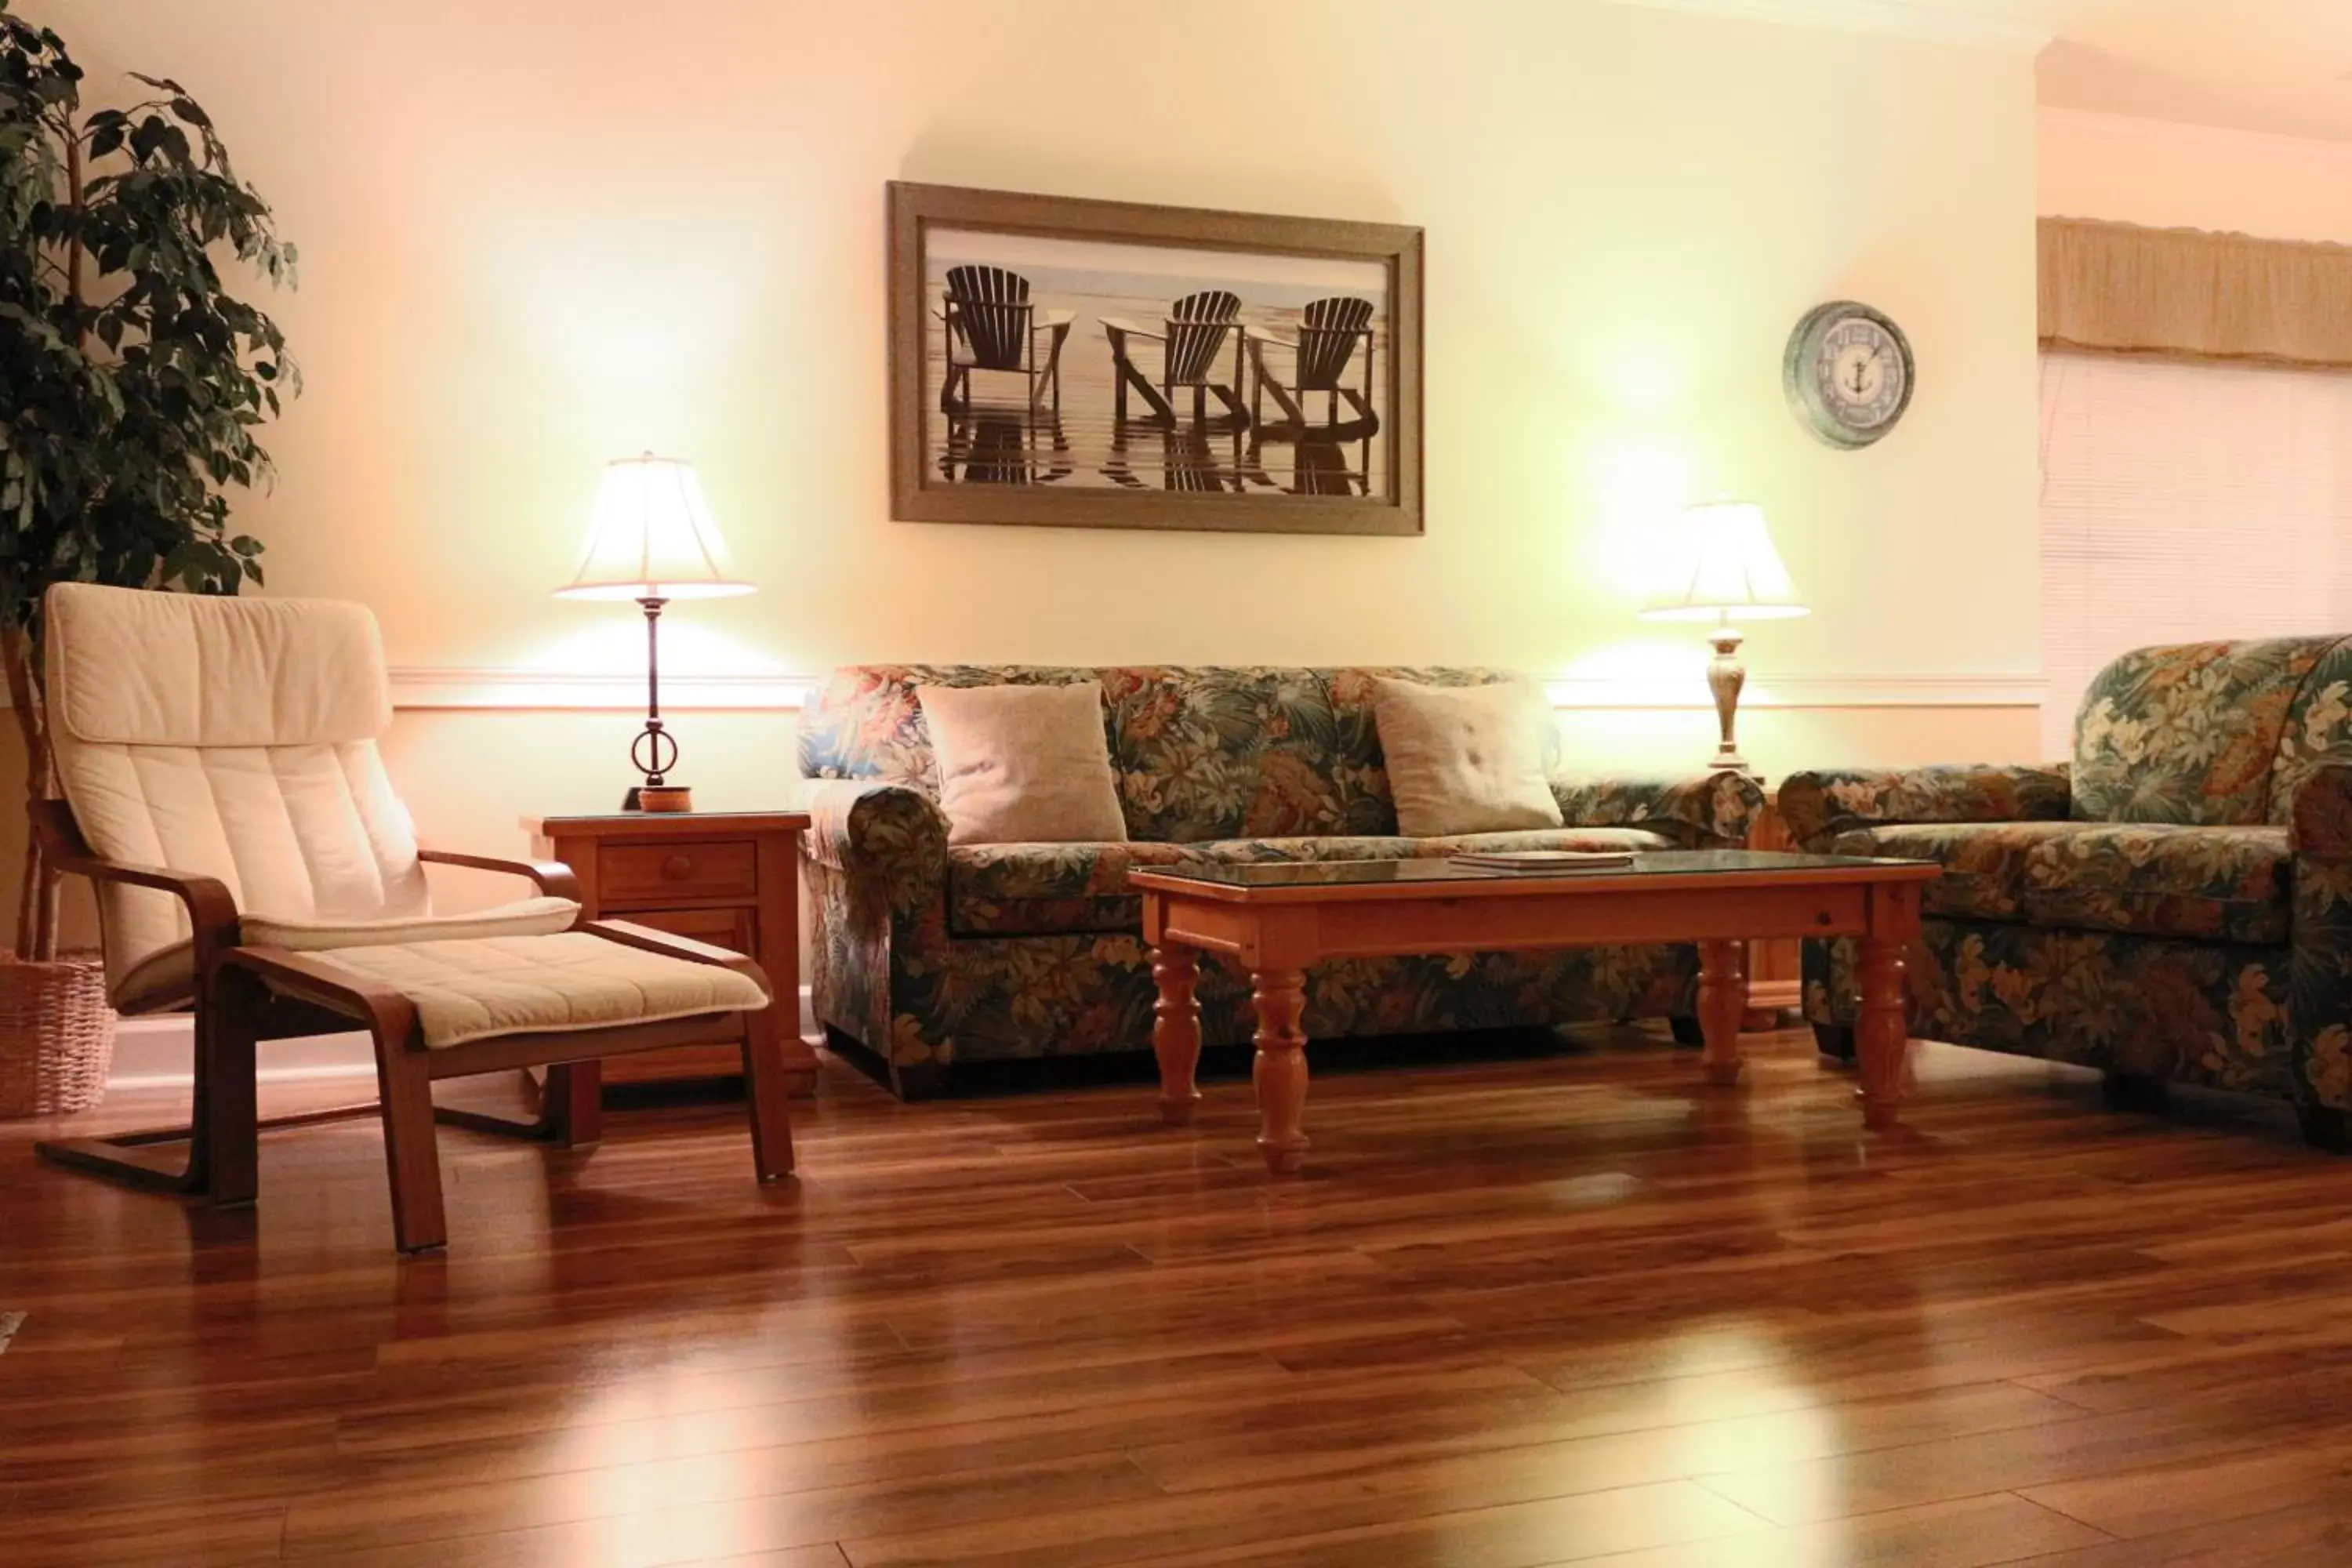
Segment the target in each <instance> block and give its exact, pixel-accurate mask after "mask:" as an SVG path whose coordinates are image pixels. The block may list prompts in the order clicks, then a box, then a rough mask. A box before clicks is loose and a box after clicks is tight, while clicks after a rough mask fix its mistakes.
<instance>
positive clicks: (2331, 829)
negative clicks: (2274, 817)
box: [2287, 763, 2352, 896]
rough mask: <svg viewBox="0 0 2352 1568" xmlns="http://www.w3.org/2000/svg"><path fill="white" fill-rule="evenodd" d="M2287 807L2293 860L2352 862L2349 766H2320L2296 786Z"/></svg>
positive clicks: (2351, 891)
mask: <svg viewBox="0 0 2352 1568" xmlns="http://www.w3.org/2000/svg"><path fill="white" fill-rule="evenodd" d="M2289 806H2290V810H2289V815H2288V817H2287V821H2288V822H2289V824H2290V825H2291V826H2290V828H2289V842H2290V843H2291V844H2292V845H2293V846H2294V857H2295V858H2296V859H2298V860H2304V859H2310V860H2336V861H2347V862H2352V765H2347V764H2346V763H2322V764H2320V765H2319V766H2318V767H2316V768H2314V769H2313V770H2312V771H2311V772H2310V773H2308V774H2306V775H2305V777H2304V780H2303V782H2302V783H2300V784H2296V785H2295V787H2294V799H2293V801H2291V802H2290V803H2289ZM2347 896H2352V889H2347Z"/></svg>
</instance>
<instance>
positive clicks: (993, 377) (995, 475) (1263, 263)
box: [889, 182, 1422, 534]
mask: <svg viewBox="0 0 2352 1568" xmlns="http://www.w3.org/2000/svg"><path fill="white" fill-rule="evenodd" d="M889 205H890V304H889V313H890V505H891V515H892V516H894V517H897V518H898V519H900V520H902V521H915V522H993V523H1043V524H1047V525H1058V526H1063V527H1072V528H1177V529H1213V530H1222V531H1248V532H1265V533H1393V534H1417V533H1419V532H1421V531H1422V472H1421V410H1422V404H1421V266H1422V257H1421V250H1422V242H1421V230H1419V229H1417V228H1407V227H1402V226H1397V225H1393V224H1376V223H1350V222H1342V221H1337V220H1332V219H1325V218H1291V217H1269V216H1261V215H1258V214H1253V213H1232V212H1214V211H1206V210H1199V209H1194V208H1189V207H1160V206H1143V205H1136V204H1132V203H1128V202H1098V201H1081V200H1076V199H1074V198H1070V197H1063V196H1039V195H1015V194H1013V193H1009V192H1003V191H978V190H965V189H961V188H958V187H954V186H948V185H920V184H905V183H902V182H894V183H893V184H891V186H890V195H889Z"/></svg>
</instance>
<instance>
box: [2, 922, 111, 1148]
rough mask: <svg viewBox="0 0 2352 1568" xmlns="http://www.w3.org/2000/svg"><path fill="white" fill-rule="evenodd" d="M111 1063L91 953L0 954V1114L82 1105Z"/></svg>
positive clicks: (98, 967) (100, 978)
mask: <svg viewBox="0 0 2352 1568" xmlns="http://www.w3.org/2000/svg"><path fill="white" fill-rule="evenodd" d="M113 1065H114V1009H113V1008H111V1007H110V1006H108V1005H106V965H105V964H104V963H101V962H100V960H99V958H98V956H97V955H96V954H94V953H93V954H90V955H89V956H88V957H82V956H79V955H76V956H69V957H66V958H60V959H58V960H56V961H55V962H53V963H17V962H16V961H14V960H11V959H0V1117H14V1116H63V1115H66V1114H68V1113H69V1112H71V1111H76V1110H89V1108H90V1107H91V1106H93V1105H96V1104H97V1103H98V1102H99V1101H100V1100H102V1099H104V1098H105V1095H106V1074H107V1070H108V1069H109V1068H111V1067H112V1066H113Z"/></svg>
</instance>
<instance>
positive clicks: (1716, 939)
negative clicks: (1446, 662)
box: [1128, 849, 1941, 1174]
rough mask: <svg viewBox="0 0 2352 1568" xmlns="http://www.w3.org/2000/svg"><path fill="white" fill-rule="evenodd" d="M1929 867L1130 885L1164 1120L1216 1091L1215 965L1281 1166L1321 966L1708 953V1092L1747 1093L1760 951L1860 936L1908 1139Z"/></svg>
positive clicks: (1734, 852) (1294, 1124) (1143, 876)
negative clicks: (1749, 962) (1778, 944)
mask: <svg viewBox="0 0 2352 1568" xmlns="http://www.w3.org/2000/svg"><path fill="white" fill-rule="evenodd" d="M1940 874H1941V872H1940V869H1939V868H1937V866H1936V865H1935V864H1933V863H1932V862H1929V861H1925V860H1879V859H1864V858H1858V857H1853V856H1843V855H1779V854H1769V853H1763V852H1759V851H1756V850H1750V849H1690V850H1660V851H1657V852H1654V853H1651V854H1645V855H1642V856H1639V857H1637V858H1635V860H1634V862H1633V865H1632V866H1630V867H1627V868H1622V869H1612V870H1607V871H1572V872H1564V873H1538V872H1528V871H1496V870H1486V869H1480V868H1473V867H1466V866H1459V865H1456V864H1454V862H1453V861H1450V860H1437V859H1431V860H1324V861H1307V862H1281V863H1261V864H1245V865H1201V866H1161V867H1154V868H1151V869H1149V870H1143V869H1138V870H1135V871H1131V872H1129V874H1128V881H1129V884H1130V885H1131V886H1133V887H1134V888H1135V889H1138V890H1139V892H1141V893H1142V895H1143V937H1144V940H1145V941H1146V942H1150V943H1151V946H1152V956H1151V972H1152V975H1153V977H1154V979H1155V980H1157V982H1158V983H1159V987H1160V996H1159V1000H1158V1002H1157V1004H1156V1005H1155V1006H1154V1008H1153V1013H1154V1016H1155V1019H1156V1022H1155V1024H1154V1026H1153V1028H1152V1036H1151V1046H1152V1049H1153V1051H1154V1052H1155V1053H1156V1054H1157V1055H1158V1056H1159V1058H1160V1117H1161V1119H1162V1120H1163V1121H1168V1122H1171V1123H1173V1124H1177V1125H1181V1124H1183V1123H1185V1122H1188V1121H1191V1120H1192V1107H1193V1103H1194V1102H1195V1101H1196V1100H1199V1099H1200V1091H1199V1089H1196V1088H1194V1087H1193V1075H1194V1072H1195V1070H1196V1069H1197V1068H1198V1067H1199V1065H1200V1059H1201V1007H1200V1003H1199V1001H1198V999H1197V998H1196V997H1195V995H1194V994H1193V987H1194V983H1195V980H1196V978H1197V976H1198V973H1199V967H1200V954H1201V953H1202V952H1222V953H1228V954H1231V955H1232V956H1233V957H1234V958H1237V959H1239V960H1240V961H1241V963H1242V964H1243V966H1244V968H1246V969H1248V971H1249V972H1250V983H1251V994H1252V998H1253V1000H1254V1001H1255V1005H1256V1008H1257V1062H1256V1066H1255V1070H1254V1072H1253V1074H1252V1076H1253V1078H1254V1079H1255V1081H1256V1084H1257V1103H1258V1138H1257V1146H1258V1150H1259V1152H1261V1153H1263V1154H1264V1155H1265V1163H1266V1168H1267V1169H1268V1170H1269V1171H1272V1172H1274V1173H1276V1174H1282V1173H1291V1172H1296V1171H1297V1170H1298V1168H1299V1167H1300V1165H1301V1164H1302V1163H1304V1162H1305V1160H1306V1157H1307V1134H1306V1132H1305V1131H1303V1129H1302V1126H1301V1121H1302V1118H1303V1115H1304V1112H1305V1110H1306V1105H1307V1037H1306V1035H1305V1034H1304V1033H1303V1032H1301V1030H1300V1028H1299V1022H1298V1021H1299V1016H1300V1014H1301V1013H1302V1012H1303V1011H1304V1010H1305V1007H1306V1005H1307V976H1306V973H1305V971H1306V968H1307V965H1308V964H1310V963H1318V962H1319V961H1321V960H1324V959H1329V958H1378V957H1388V956H1391V955H1394V954H1398V953H1410V952H1496V951H1499V950H1505V949H1526V948H1557V947H1617V946H1633V945H1638V944H1641V943H1646V942H1696V944H1697V945H1698V950H1699V984H1698V1011H1699V1024H1700V1027H1701V1028H1702V1030H1703V1031H1704V1032H1705V1034H1706V1050H1705V1052H1704V1053H1703V1055H1702V1057H1701V1061H1702V1063H1703V1065H1704V1068H1705V1072H1706V1080H1707V1081H1708V1082H1709V1083H1712V1084H1718V1085H1729V1084H1733V1083H1737V1082H1738V1080H1739V1075H1740V1069H1741V1067H1742V1058H1741V1056H1740V1050H1739V1022H1740V1014H1741V1012H1742V1011H1743V1010H1744V1008H1745V1006H1746V1003H1747V994H1748V988H1747V974H1746V947H1747V943H1748V941H1750V940H1751V939H1757V938H1771V937H1802V936H1851V937H1857V938H1859V939H1861V943H1862V953H1861V972H1860V976H1859V978H1860V982H1861V987H1862V1015H1861V1017H1860V1019H1859V1020H1858V1022H1857V1024H1856V1027H1855V1034H1856V1037H1857V1038H1858V1041H1859V1044H1860V1047H1861V1050H1860V1055H1861V1058H1862V1087H1861V1090H1860V1095H1861V1100H1862V1117H1863V1122H1864V1125H1865V1126H1867V1127H1869V1128H1871V1129H1872V1130H1874V1131H1887V1130H1890V1129H1892V1128H1893V1127H1894V1126H1895V1120H1896V1108H1897V1106H1898V1105H1899V1103H1900V1101H1901V1100H1902V1096H1903V1091H1904V1084H1905V1061H1904V1058H1905V1055H1906V1051H1907V1050H1908V1048H1909V1045H1910V1041H1909V1038H1908V1028H1907V1025H1906V1019H1905V1016H1904V1010H1903V950H1904V948H1905V946H1906V944H1907V943H1908V942H1910V941H1911V940H1912V939H1913V938H1915V937H1916V936H1917V935H1918V934H1919V899H1920V890H1921V889H1922V887H1923V886H1924V885H1925V884H1927V883H1928V882H1931V881H1933V880H1935V879H1936V878H1937V876H1938V875H1940Z"/></svg>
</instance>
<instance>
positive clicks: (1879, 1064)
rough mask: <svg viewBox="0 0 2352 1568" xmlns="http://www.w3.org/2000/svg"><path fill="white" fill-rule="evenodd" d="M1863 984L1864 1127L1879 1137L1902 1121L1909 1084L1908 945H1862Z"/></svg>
mask: <svg viewBox="0 0 2352 1568" xmlns="http://www.w3.org/2000/svg"><path fill="white" fill-rule="evenodd" d="M1858 967H1859V972H1860V973H1859V978H1860V981H1861V986H1862V1014H1861V1016H1860V1017H1859V1018H1858V1019H1856V1020H1855V1024H1854V1036H1855V1040H1856V1043H1857V1044H1858V1045H1859V1047H1860V1051H1861V1058H1862V1087H1861V1088H1860V1089H1858V1090H1856V1091H1855V1092H1856V1093H1857V1094H1859V1095H1860V1097H1861V1100H1862V1121H1863V1125H1864V1126H1865V1127H1867V1128H1869V1129H1870V1130H1871V1131H1874V1132H1885V1131H1893V1129H1894V1128H1895V1124H1896V1122H1897V1121H1898V1119H1899V1117H1900V1115H1901V1107H1902V1103H1903V1094H1904V1090H1905V1088H1906V1084H1907V1082H1908V1076H1909V1075H1908V1067H1907V1059H1906V1058H1908V1056H1909V1053H1910V1049H1911V1028H1910V1021H1909V1020H1908V1019H1907V1018H1906V1016H1904V1009H1903V944H1902V943H1901V942H1886V941H1882V940H1879V939H1877V938H1870V937H1865V938H1864V939H1863V941H1862V942H1861V960H1860V963H1859V966H1858Z"/></svg>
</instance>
